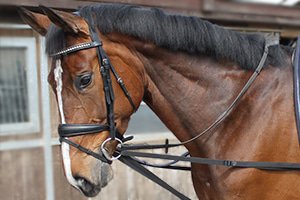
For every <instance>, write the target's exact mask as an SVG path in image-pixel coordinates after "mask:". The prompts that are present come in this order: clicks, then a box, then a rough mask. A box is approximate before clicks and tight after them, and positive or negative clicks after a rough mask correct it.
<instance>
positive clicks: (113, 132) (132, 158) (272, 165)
mask: <svg viewBox="0 0 300 200" xmlns="http://www.w3.org/2000/svg"><path fill="white" fill-rule="evenodd" d="M86 20H87V22H88V25H89V31H90V36H91V40H92V41H91V42H87V43H80V44H77V45H74V46H71V47H69V48H67V49H64V50H61V51H59V52H57V53H55V54H53V55H50V56H52V57H54V58H55V59H57V60H60V59H61V58H62V56H67V55H68V54H71V53H75V52H77V51H81V50H85V49H90V48H95V49H96V52H97V56H98V62H99V65H100V70H99V71H100V74H101V76H102V79H103V86H104V88H103V90H104V94H105V96H104V98H105V102H106V111H107V122H106V124H67V123H64V122H63V123H62V124H60V125H59V127H58V133H59V136H60V141H61V142H65V143H67V144H69V145H71V146H73V147H75V148H77V149H79V150H80V151H82V152H84V153H86V154H88V155H90V156H93V157H94V158H96V159H99V160H101V161H103V162H107V163H112V161H113V160H115V159H118V160H120V161H121V162H123V163H124V164H125V165H127V166H129V167H130V168H132V169H134V170H135V171H137V172H138V173H140V174H142V175H143V176H145V177H147V178H149V179H150V180H152V181H153V182H155V183H157V184H159V185H160V186H161V187H163V188H165V189H166V190H168V191H170V192H171V193H172V194H174V195H175V196H177V197H178V198H180V199H189V198H188V197H186V196H185V195H183V194H182V193H180V192H178V191H177V190H176V189H174V188H173V187H171V186H170V185H168V184H167V183H166V182H164V181H163V180H162V179H160V178H159V177H157V176H156V175H155V174H153V173H152V172H150V171H149V170H148V169H147V168H145V167H144V166H143V165H146V166H151V167H159V168H166V169H179V170H190V167H185V166H174V164H175V163H177V162H178V161H183V162H190V163H198V164H205V165H219V166H226V167H232V168H257V169H263V170H300V164H299V163H287V162H248V161H232V160H218V159H209V158H200V157H189V156H188V155H189V154H188V153H184V154H183V155H181V156H174V155H165V154H154V153H144V152H137V151H133V150H138V149H157V148H166V149H168V148H171V147H178V146H182V145H185V144H187V143H190V142H193V141H195V140H197V139H198V138H200V137H201V136H203V135H205V134H207V133H209V132H211V131H212V130H213V129H215V128H216V127H218V126H219V125H220V124H221V123H222V122H223V121H224V120H225V119H226V117H227V116H228V115H229V114H230V113H231V112H232V110H233V109H234V108H235V107H236V105H237V104H238V103H239V102H240V100H241V98H242V97H243V96H244V94H245V93H246V92H247V90H248V89H249V88H250V86H251V85H252V84H253V82H254V81H255V79H256V78H257V76H258V75H259V73H260V72H261V70H262V69H263V67H264V65H265V61H266V59H267V56H268V48H269V47H270V46H273V45H275V44H277V41H275V42H274V40H271V39H270V38H266V42H265V47H264V53H263V55H262V58H261V60H260V62H259V64H258V66H257V68H256V70H255V71H254V72H253V74H252V75H251V77H250V78H249V79H248V81H247V83H246V84H245V86H244V87H243V89H242V90H241V91H240V93H239V94H238V95H237V97H236V98H235V99H234V101H233V102H232V103H231V104H230V105H229V107H228V108H227V109H226V110H225V111H224V112H223V113H221V114H220V115H219V116H218V117H217V119H216V120H215V122H214V123H212V124H211V125H210V126H209V127H207V128H206V129H205V130H204V131H202V132H201V133H200V134H198V135H197V136H195V137H193V138H191V139H190V140H187V141H184V142H181V143H175V144H168V143H166V144H157V145H127V144H123V143H125V142H126V141H129V140H131V139H133V137H132V136H129V137H126V138H124V137H123V136H122V135H121V134H120V133H119V132H118V130H117V129H116V127H115V121H114V119H115V118H114V91H113V87H112V79H111V76H110V72H112V74H113V76H114V77H115V78H116V80H117V82H118V83H119V86H120V87H121V89H122V91H123V93H124V94H125V97H126V98H127V99H128V101H129V103H130V104H131V106H132V108H133V110H134V111H136V106H135V104H134V103H133V100H132V98H131V96H130V94H129V92H128V91H127V89H126V87H125V84H124V82H123V81H122V79H121V78H120V76H119V75H118V74H117V73H116V71H115V69H114V67H113V65H112V64H111V63H110V60H109V58H108V56H107V54H106V53H105V51H104V49H103V47H102V41H101V40H100V38H99V35H98V33H97V31H96V26H95V24H94V21H93V18H92V16H89V17H88V18H87V19H86ZM61 73H62V72H61ZM57 82H58V81H57ZM60 82H62V81H60ZM60 87H61V85H60ZM60 92H61V90H60ZM59 96H60V98H61V95H59ZM59 101H61V102H60V103H61V104H62V100H59ZM60 110H62V106H61V105H60ZM61 115H62V111H61ZM103 131H109V133H110V137H109V138H108V139H106V140H105V141H104V142H103V143H102V145H101V148H100V149H101V151H100V153H96V152H94V151H92V150H90V149H87V148H85V147H83V146H81V145H79V144H77V143H75V142H73V141H71V140H69V139H68V138H69V137H74V136H80V135H85V134H95V133H99V132H103ZM109 141H117V142H118V143H119V145H118V147H117V150H116V152H115V153H114V155H113V156H112V157H110V156H109V155H108V153H107V150H106V149H105V144H106V143H107V142H109ZM138 157H143V158H156V159H163V160H171V162H169V163H166V164H162V165H155V164H150V163H148V162H146V161H143V160H140V159H138Z"/></svg>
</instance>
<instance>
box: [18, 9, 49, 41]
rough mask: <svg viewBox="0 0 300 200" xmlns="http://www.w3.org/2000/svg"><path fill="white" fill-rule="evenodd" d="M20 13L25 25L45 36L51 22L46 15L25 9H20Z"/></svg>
mask: <svg viewBox="0 0 300 200" xmlns="http://www.w3.org/2000/svg"><path fill="white" fill-rule="evenodd" d="M18 13H19V15H20V16H21V18H22V19H23V21H24V22H25V23H27V24H28V25H29V26H31V28H33V30H35V31H37V32H38V33H39V34H41V35H43V36H45V35H46V34H47V31H48V28H49V26H50V24H51V21H50V20H49V18H48V17H47V16H46V15H43V14H39V13H34V12H31V11H29V10H27V9H25V8H23V7H19V8H18Z"/></svg>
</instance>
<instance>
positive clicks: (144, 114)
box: [126, 102, 170, 137]
mask: <svg viewBox="0 0 300 200" xmlns="http://www.w3.org/2000/svg"><path fill="white" fill-rule="evenodd" d="M126 133H128V134H129V135H131V134H133V135H136V136H137V135H145V134H151V135H152V136H153V134H155V135H157V136H158V137H159V135H161V136H162V137H164V136H165V135H166V134H167V135H168V134H169V133H170V131H169V129H168V128H167V127H166V126H165V125H164V124H163V123H162V122H161V121H160V119H159V118H158V117H157V116H156V115H155V114H154V112H153V111H152V110H151V109H150V108H149V107H148V106H147V105H146V104H145V103H144V102H142V104H141V105H140V107H139V109H138V111H137V112H136V113H134V114H133V115H132V117H131V120H130V122H129V127H128V130H127V131H126Z"/></svg>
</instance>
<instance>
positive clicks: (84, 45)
mask: <svg viewBox="0 0 300 200" xmlns="http://www.w3.org/2000/svg"><path fill="white" fill-rule="evenodd" d="M98 46H102V42H101V41H94V42H85V43H80V44H77V45H74V46H70V47H68V48H66V49H64V50H61V51H59V52H57V53H54V54H51V55H50V57H56V56H60V55H64V56H65V55H67V54H70V53H74V52H76V51H81V50H85V49H90V48H94V47H98Z"/></svg>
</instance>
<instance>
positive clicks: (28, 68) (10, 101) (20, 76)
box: [0, 37, 39, 135]
mask: <svg viewBox="0 0 300 200" xmlns="http://www.w3.org/2000/svg"><path fill="white" fill-rule="evenodd" d="M37 85H38V80H37V64H36V48H35V38H30V37H0V135H8V134H11V133H13V134H19V133H20V134H23V133H34V132H38V131H39V111H38V87H37Z"/></svg>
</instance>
